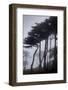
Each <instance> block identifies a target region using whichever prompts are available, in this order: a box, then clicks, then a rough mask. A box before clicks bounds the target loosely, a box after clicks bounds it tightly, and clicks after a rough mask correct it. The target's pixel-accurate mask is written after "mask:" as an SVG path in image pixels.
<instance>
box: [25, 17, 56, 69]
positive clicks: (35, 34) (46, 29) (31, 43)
mask: <svg viewBox="0 0 68 90" xmlns="http://www.w3.org/2000/svg"><path fill="white" fill-rule="evenodd" d="M51 34H54V35H55V47H56V34H57V17H50V18H49V19H46V20H45V21H44V22H41V23H36V26H32V30H31V32H28V37H27V38H25V39H24V44H27V46H24V47H25V48H29V47H36V48H37V49H36V50H35V52H34V54H33V60H32V64H31V70H32V68H33V64H34V59H35V55H36V52H37V50H38V49H39V67H40V69H41V68H42V61H43V60H44V65H43V66H44V70H45V69H46V56H47V52H48V37H49V36H50V35H51ZM42 40H45V48H44V54H43V57H42V59H41V41H42Z"/></svg>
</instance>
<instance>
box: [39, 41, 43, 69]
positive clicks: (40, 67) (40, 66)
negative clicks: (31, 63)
mask: <svg viewBox="0 0 68 90" xmlns="http://www.w3.org/2000/svg"><path fill="white" fill-rule="evenodd" d="M41 64H42V63H41V42H40V43H39V69H42V65H41Z"/></svg>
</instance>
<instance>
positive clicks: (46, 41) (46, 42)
mask: <svg viewBox="0 0 68 90" xmlns="http://www.w3.org/2000/svg"><path fill="white" fill-rule="evenodd" d="M47 51H48V38H47V39H46V40H45V50H44V70H46V56H47Z"/></svg>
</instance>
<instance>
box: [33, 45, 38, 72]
mask: <svg viewBox="0 0 68 90" xmlns="http://www.w3.org/2000/svg"><path fill="white" fill-rule="evenodd" d="M37 50H38V45H37V49H36V50H35V52H34V54H33V61H32V64H31V72H32V71H33V64H34V60H35V55H36V52H37Z"/></svg>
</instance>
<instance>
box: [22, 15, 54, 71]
mask: <svg viewBox="0 0 68 90" xmlns="http://www.w3.org/2000/svg"><path fill="white" fill-rule="evenodd" d="M48 18H49V17H48V16H37V15H24V16H23V27H24V37H23V38H26V37H28V32H30V31H31V30H32V26H35V25H36V24H35V23H41V22H44V21H45V20H46V19H48ZM41 44H42V47H41V48H42V53H43V50H44V41H42V43H41ZM52 46H54V40H53V42H52ZM24 50H25V51H27V52H28V53H29V57H28V58H27V62H28V64H27V66H26V68H28V69H29V68H30V66H31V63H32V60H33V53H34V52H35V50H36V47H33V48H24ZM25 58H26V57H25ZM25 58H24V59H25ZM38 65H39V59H38V52H37V55H36V57H35V62H34V66H33V67H37V66H38Z"/></svg>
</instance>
